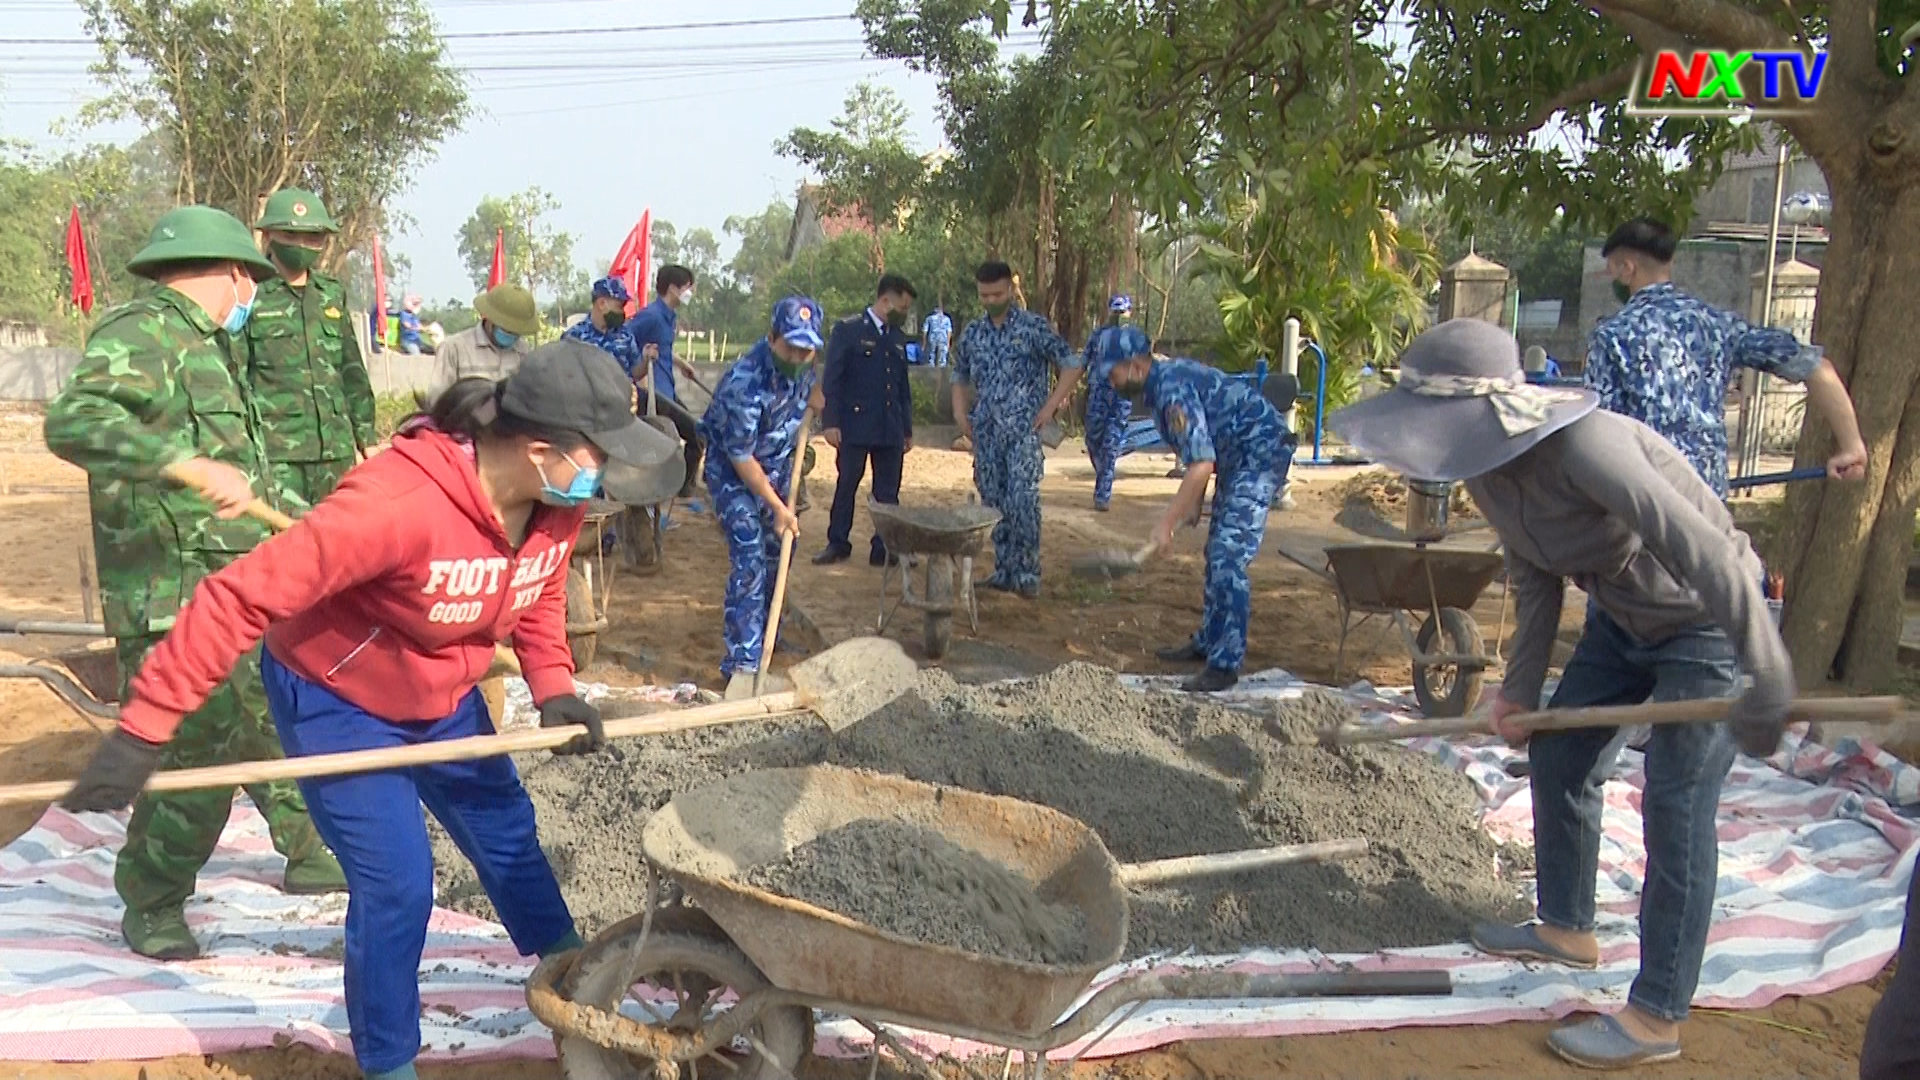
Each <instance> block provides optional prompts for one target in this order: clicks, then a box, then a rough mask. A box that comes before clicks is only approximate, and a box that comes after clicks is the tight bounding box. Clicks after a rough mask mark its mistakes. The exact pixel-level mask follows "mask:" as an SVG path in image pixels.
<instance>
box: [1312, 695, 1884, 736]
mask: <svg viewBox="0 0 1920 1080" xmlns="http://www.w3.org/2000/svg"><path fill="white" fill-rule="evenodd" d="M1730 705H1732V702H1731V701H1729V700H1727V699H1725V698H1710V699H1707V700H1704V701H1664V702H1652V703H1648V704H1644V705H1609V706H1597V707H1594V708H1585V709H1549V710H1545V711H1542V712H1531V713H1520V714H1518V715H1516V716H1513V717H1510V718H1509V719H1510V720H1511V722H1512V723H1513V724H1514V725H1515V726H1518V727H1524V728H1526V729H1527V730H1528V731H1530V732H1541V731H1572V730H1575V729H1578V728H1591V727H1632V726H1634V725H1637V724H1695V723H1703V722H1711V721H1716V720H1721V719H1724V718H1725V717H1726V715H1727V708H1728V707H1729V706H1730ZM1905 707H1906V702H1905V701H1903V700H1902V699H1900V698H1897V697H1864V698H1801V699H1800V700H1798V701H1796V702H1794V703H1793V705H1792V706H1791V707H1790V708H1789V709H1788V711H1787V718H1788V720H1789V722H1799V721H1807V720H1813V721H1833V720H1850V721H1854V722H1856V723H1862V724H1892V723H1896V722H1898V721H1899V719H1900V713H1901V710H1902V709H1904V708H1905ZM1492 733H1493V731H1492V728H1490V727H1489V726H1488V724H1487V722H1486V720H1485V719H1484V718H1482V717H1478V716H1458V717H1451V718H1448V719H1444V720H1416V721H1414V722H1412V723H1408V724H1382V725H1373V724H1343V725H1341V726H1340V727H1337V728H1328V729H1326V730H1325V731H1322V732H1321V733H1320V741H1321V743H1322V744H1323V745H1328V746H1353V745H1355V744H1358V743H1381V742H1397V741H1398V740H1400V739H1416V738H1425V737H1439V738H1449V737H1453V736H1458V735H1490V734H1492Z"/></svg>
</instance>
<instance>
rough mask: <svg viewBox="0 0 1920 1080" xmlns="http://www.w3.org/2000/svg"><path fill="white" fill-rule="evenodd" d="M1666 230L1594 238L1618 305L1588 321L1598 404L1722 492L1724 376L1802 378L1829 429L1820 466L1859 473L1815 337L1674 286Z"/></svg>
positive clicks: (1637, 225) (1840, 388)
mask: <svg viewBox="0 0 1920 1080" xmlns="http://www.w3.org/2000/svg"><path fill="white" fill-rule="evenodd" d="M1677 247H1678V241H1677V240H1676V239H1675V238H1674V235H1673V230H1671V229H1669V228H1667V226H1666V225H1664V224H1662V223H1660V222H1658V221H1653V220H1650V219H1648V218H1636V219H1634V220H1633V221H1629V222H1627V223H1626V224H1625V225H1622V226H1620V227H1619V228H1617V229H1615V230H1614V231H1613V233H1612V235H1610V236H1608V237H1607V240H1606V243H1605V244H1603V245H1602V246H1601V249H1600V251H1601V254H1602V255H1603V256H1604V257H1605V258H1606V260H1607V273H1608V274H1609V275H1611V276H1612V278H1613V288H1614V294H1615V295H1616V296H1618V297H1619V298H1620V299H1621V301H1622V302H1624V303H1625V304H1626V307H1624V308H1622V309H1620V311H1619V312H1618V313H1617V314H1614V315H1612V316H1610V317H1608V318H1606V319H1602V320H1601V321H1600V323H1599V325H1597V326H1595V327H1594V328H1593V336H1592V337H1591V339H1590V340H1589V342H1588V345H1587V370H1586V383H1587V386H1588V388H1589V389H1592V390H1593V391H1594V392H1595V393H1597V394H1599V395H1600V407H1601V408H1603V409H1606V410H1607V411H1608V412H1615V413H1619V414H1621V415H1623V416H1630V417H1632V418H1634V419H1635V420H1638V421H1640V422H1641V423H1643V424H1645V425H1647V426H1648V427H1650V428H1652V429H1653V430H1655V431H1657V432H1659V433H1660V434H1661V435H1662V436H1663V437H1665V438H1666V440H1667V441H1668V442H1670V443H1672V444H1673V445H1674V448H1675V449H1677V450H1679V451H1680V452H1681V454H1683V455H1685V456H1686V459H1687V460H1688V461H1690V462H1692V463H1693V467H1694V468H1695V469H1698V470H1699V472H1700V476H1701V478H1702V479H1704V480H1706V482H1707V483H1708V485H1710V486H1711V487H1712V488H1713V489H1714V491H1716V492H1718V493H1719V494H1720V496H1721V497H1722V498H1725V497H1726V494H1727V424H1726V402H1727V384H1728V382H1729V381H1730V380H1731V379H1732V377H1733V369H1734V368H1736V367H1744V368H1752V369H1753V370H1755V371H1761V372H1765V373H1766V374H1769V375H1772V376H1775V377H1776V378H1781V379H1785V380H1786V381H1788V382H1797V383H1805V384H1806V387H1807V403H1808V405H1809V406H1810V407H1812V408H1813V409H1814V410H1816V411H1817V412H1819V413H1820V415H1821V416H1822V417H1823V418H1824V419H1825V420H1826V422H1827V425H1828V426H1829V427H1830V428H1832V429H1833V438H1834V447H1835V449H1834V452H1833V455H1832V456H1831V457H1829V458H1828V459H1827V474H1828V475H1829V476H1831V477H1833V478H1834V479H1836V480H1855V479H1859V478H1860V477H1863V476H1865V475H1866V471H1867V447H1866V443H1865V442H1863V441H1862V440H1861V438H1860V422H1859V420H1858V419H1857V418H1856V417H1855V416H1854V412H1853V402H1852V400H1851V399H1850V398H1848V396H1847V387H1846V384H1844V383H1842V382H1841V381H1840V375H1839V373H1838V372H1836V371H1835V370H1834V369H1833V364H1832V362H1831V361H1829V360H1828V359H1827V358H1826V356H1825V355H1824V354H1823V353H1822V350H1821V349H1820V347H1819V346H1817V345H1802V344H1800V342H1799V341H1798V340H1797V339H1796V338H1795V337H1794V336H1793V335H1792V334H1791V333H1788V332H1787V331H1785V330H1774V329H1770V328H1768V327H1761V326H1751V325H1749V324H1748V323H1747V322H1746V320H1744V319H1742V318H1740V317H1739V316H1738V315H1735V314H1733V313H1732V312H1729V311H1721V310H1719V309H1718V308H1715V307H1713V306H1711V305H1709V304H1707V303H1705V302H1704V301H1701V300H1697V299H1695V298H1694V297H1691V296H1688V295H1687V294H1686V293H1684V292H1681V291H1680V290H1679V289H1678V288H1676V287H1675V286H1674V284H1673V255H1674V251H1675V250H1676V249H1677Z"/></svg>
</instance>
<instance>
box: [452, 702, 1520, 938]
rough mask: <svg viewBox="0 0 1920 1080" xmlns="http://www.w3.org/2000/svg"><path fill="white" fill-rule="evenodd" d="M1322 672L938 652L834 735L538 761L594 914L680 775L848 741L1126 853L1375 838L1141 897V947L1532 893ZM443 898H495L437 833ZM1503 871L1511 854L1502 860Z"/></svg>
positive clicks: (709, 738)
mask: <svg viewBox="0 0 1920 1080" xmlns="http://www.w3.org/2000/svg"><path fill="white" fill-rule="evenodd" d="M1348 716H1349V710H1348V708H1347V706H1346V705H1345V704H1344V703H1343V702H1342V701H1341V699H1339V698H1336V697H1333V696H1331V695H1319V694H1313V695H1309V696H1307V697H1306V698H1303V699H1301V700H1299V701H1296V702H1291V703H1288V704H1286V705H1284V706H1281V707H1279V708H1278V709H1277V710H1276V711H1275V713H1274V715H1271V716H1260V715H1255V714H1253V713H1250V712H1241V711H1236V710H1230V709H1226V708H1223V707H1220V706H1218V705H1214V704H1212V703H1209V702H1205V701H1201V700H1196V699H1194V698H1191V697H1187V696H1184V695H1173V694H1142V693H1138V692H1135V691H1132V690H1128V689H1126V688H1125V687H1123V686H1121V685H1120V683H1119V682H1118V680H1117V679H1116V678H1115V676H1114V674H1113V673H1112V672H1110V671H1107V670H1105V669H1103V668H1098V667H1093V666H1091V665H1086V664H1069V665H1066V666H1065V667H1062V668H1059V669H1057V670H1055V671H1054V672H1052V673H1050V674H1048V675H1045V676H1042V677H1040V678H1037V679H1030V680H1026V681H1022V682H1018V683H1010V684H999V685H993V686H985V687H965V686H961V685H959V684H957V683H955V682H954V681H953V680H952V679H951V677H949V676H948V675H946V674H945V673H944V672H940V671H926V672H922V673H921V675H920V679H919V686H918V689H917V690H916V691H914V692H912V693H909V694H907V695H905V696H904V697H902V698H900V699H899V700H897V701H895V702H893V703H891V704H889V705H886V706H885V707H883V708H880V709H879V710H878V711H876V712H874V713H873V714H872V715H871V716H869V717H868V718H867V719H865V720H863V721H862V722H860V723H859V724H857V725H855V726H854V727H852V728H850V729H848V730H846V731H844V732H841V733H840V734H839V735H838V736H832V737H830V736H829V734H828V733H827V731H826V730H825V728H824V727H823V726H821V725H819V724H818V723H816V722H811V721H768V722H761V723H757V724H753V725H746V726H739V727H732V728H712V729H705V730H701V731H694V732H688V733H684V734H680V735H674V736H668V737H664V738H657V739H646V740H638V741H634V742H627V743H623V744H619V745H618V746H617V747H616V748H615V749H613V750H611V751H609V752H608V753H606V754H603V755H599V756H595V757H587V758H548V757H545V756H544V755H535V756H532V757H530V758H528V759H526V760H524V761H523V762H522V768H523V775H524V777H525V780H526V785H527V788H528V790H529V792H530V793H531V794H532V797H533V799H534V803H535V805H536V807H537V808H538V811H539V818H540V830H541V837H542V839H543V841H544V842H545V843H546V845H547V849H548V853H549V856H550V858H551V859H552V860H553V863H554V867H555V870H556V872H557V873H558V875H559V877H560V883H561V887H562V889H563V890H564V891H565V893H566V896H567V900H568V903H569V904H570V905H572V907H573V911H574V914H575V916H576V918H577V919H578V920H579V922H580V924H581V930H582V932H583V933H586V934H588V935H591V934H593V933H594V932H596V931H598V930H599V929H601V928H603V927H605V926H607V925H608V924H610V923H612V922H614V921H616V920H618V919H621V918H624V917H625V916H627V915H629V914H632V913H633V912H635V911H637V910H638V909H639V907H640V902H641V891H642V888H643V882H644V880H645V875H644V873H643V871H642V869H641V868H642V865H643V863H642V860H641V857H640V851H639V842H640V830H641V827H642V826H643V825H644V824H645V822H646V819H647V817H648V816H649V815H650V814H651V812H652V811H653V810H655V809H657V808H659V807H660V806H662V805H664V804H665V803H666V801H667V800H668V799H670V798H671V797H672V796H673V794H674V793H675V792H676V791H685V790H690V789H692V788H695V787H698V786H700V785H701V784H703V783H706V782H707V781H710V780H713V779H717V778H719V777H722V776H729V775H733V774H735V773H738V772H742V771H746V770H750V769H763V768H778V767H784V766H794V765H806V764H816V763H821V762H831V763H833V764H838V765H845V766H851V767H857V768H867V769H873V770H876V771H881V772H890V773H895V774H899V775H903V776H908V777H911V778H913V779H916V780H921V781H925V782H929V783H937V784H946V785H951V786H954V787H961V788H967V789H971V790H975V791H982V792H987V793H989V794H995V795H1009V796H1013V797H1015V798H1020V799H1026V800H1029V801H1031V802H1037V803H1041V804H1043V805H1046V806H1051V807H1053V808H1055V809H1058V810H1060V811H1062V812H1065V813H1067V814H1071V815H1072V816H1074V817H1076V818H1078V819H1080V820H1081V821H1084V822H1086V823H1087V824H1088V825H1089V826H1091V827H1092V828H1093V829H1094V830H1095V831H1096V832H1098V833H1099V834H1100V837H1101V839H1102V840H1103V841H1105V843H1106V845H1107V847H1108V848H1109V849H1110V850H1111V851H1112V852H1113V854H1114V856H1115V857H1116V858H1118V859H1120V860H1121V861H1123V862H1133V861H1145V860H1149V859H1160V858H1171V857H1175V856H1181V855H1194V854H1204V853H1207V852H1215V851H1228V850H1234V849H1238V848H1249V847H1259V846H1262V845H1266V844H1282V843H1304V842H1309V841H1317V840H1334V839H1344V838H1350V837H1364V838H1365V839H1367V840H1368V841H1370V842H1371V843H1372V845H1373V847H1372V852H1371V854H1370V855H1369V856H1368V857H1367V858H1365V859H1361V860H1355V861H1351V862H1346V863H1338V864H1327V865H1304V866H1292V867H1280V868H1274V869H1270V870H1265V871H1259V872H1254V873H1249V874H1243V875H1239V876H1236V877H1232V878H1217V879H1211V880H1207V881H1202V882H1198V883H1195V884H1193V885H1191V886H1186V887H1166V888H1160V889H1155V890H1153V891H1151V892H1143V893H1135V894H1133V895H1132V896H1131V897H1130V910H1131V923H1130V926H1131V929H1130V933H1129V934H1128V941H1127V952H1128V954H1129V955H1140V954H1142V953H1147V952H1154V951H1159V950H1182V949H1187V948H1197V949H1199V950H1201V951H1204V952H1225V951H1232V950H1236V949H1240V948H1244V947H1247V946H1252V945H1260V946H1274V947H1282V948H1285V947H1302V948H1315V949H1320V950H1324V951H1328V952H1364V951H1368V950H1372V949H1377V948H1384V947H1393V946H1417V945H1432V944H1440V943H1444V942H1451V941H1460V940H1463V939H1464V937H1465V934H1466V931H1467V928H1468V926H1469V925H1470V924H1471V923H1472V922H1473V921H1475V920H1479V919H1489V918H1517V917H1522V916H1524V915H1525V913H1526V906H1525V904H1524V903H1523V902H1522V900H1521V897H1522V895H1523V893H1524V891H1525V887H1524V882H1522V881H1521V880H1518V879H1517V878H1516V877H1515V876H1514V874H1513V871H1514V870H1516V869H1530V859H1529V858H1528V855H1527V853H1525V852H1515V851H1513V850H1512V849H1500V848H1498V847H1497V846H1496V845H1495V844H1494V843H1493V841H1492V840H1491V839H1490V838H1488V837H1487V835H1486V834H1485V833H1484V832H1483V831H1482V830H1481V829H1480V827H1479V825H1478V818H1479V811H1480V806H1479V802H1478V800H1477V799H1476V797H1475V795H1474V793H1473V790H1472V788H1471V786H1470V785H1469V783H1468V781H1467V780H1466V779H1465V778H1464V777H1462V776H1460V775H1459V774H1457V773H1455V772H1453V771H1451V770H1449V769H1447V768H1445V767H1444V766H1442V765H1440V764H1439V763H1437V762H1436V761H1434V760H1432V759H1430V758H1428V757H1427V756H1425V755H1421V754H1417V753H1412V752H1409V751H1405V750H1401V749H1399V748H1397V747H1355V748H1349V749H1343V750H1338V751H1327V750H1322V749H1320V748H1319V747H1318V746H1317V745H1316V744H1315V742H1314V737H1313V733H1314V732H1315V731H1317V730H1318V729H1319V728H1321V727H1324V726H1326V725H1329V724H1332V723H1335V722H1337V721H1339V720H1341V719H1345V718H1348ZM436 856H437V861H438V864H439V869H438V875H439V881H440V884H441V889H442V892H441V902H442V903H444V904H447V905H448V906H451V907H454V908H457V909H460V910H464V911H468V912H471V913H473V914H476V915H482V916H489V917H490V916H491V915H492V908H491V906H490V905H489V904H488V903H487V900H486V898H485V896H484V895H483V894H482V893H481V890H480V889H479V886H478V883H477V882H476V881H475V879H474V875H473V871H472V869H471V868H470V867H469V866H468V865H467V864H466V862H465V860H464V859H461V858H460V857H459V856H458V855H457V854H456V853H455V852H454V850H453V848H452V846H451V844H450V843H449V842H448V841H447V840H446V838H445V837H444V836H440V835H436ZM1503 861H1504V862H1505V863H1506V871H1507V872H1506V873H1503V872H1502V862H1503Z"/></svg>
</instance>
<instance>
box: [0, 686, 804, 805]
mask: <svg viewBox="0 0 1920 1080" xmlns="http://www.w3.org/2000/svg"><path fill="white" fill-rule="evenodd" d="M804 711H806V706H805V704H804V703H803V701H802V699H801V696H800V695H799V694H769V695H767V696H766V697H761V698H754V699H752V700H749V701H726V702H721V703H720V704H718V705H702V706H699V707H697V708H692V709H683V710H679V711H676V712H672V713H667V714H664V715H662V714H658V713H656V714H653V715H650V716H635V717H631V718H627V719H621V720H608V721H607V722H606V725H605V731H606V736H607V738H609V739H631V738H637V737H640V736H644V735H669V734H672V733H673V732H676V731H690V730H692V729H694V728H703V727H716V726H719V725H721V724H738V723H742V722H745V721H748V720H765V719H769V718H772V717H776V716H788V715H792V714H794V713H799V712H804ZM584 730H585V729H584V728H579V727H576V726H568V727H559V728H534V729H532V730H528V731H512V732H508V733H506V734H504V735H474V736H470V737H468V738H464V739H448V740H446V741H444V742H429V743H418V744H416V745H413V746H399V747H383V748H381V749H379V750H352V751H348V752H346V753H340V754H315V755H313V756H311V757H292V758H281V759H279V760H276V761H242V762H238V763H235V764H232V765H211V766H207V767H205V768H199V769H176V770H174V771H171V772H159V773H154V774H153V776H152V777H151V778H149V779H148V780H147V786H146V789H145V790H147V791H197V790H200V789H202V788H226V787H236V786H238V785H241V784H261V783H266V782H267V781H270V780H310V779H313V778H315V777H321V776H339V775H342V774H344V773H361V772H378V771H381V770H384V769H403V768H411V767H413V766H416V765H441V764H445V763H447V762H450V761H474V760H477V759H479V758H490V757H500V756H502V755H504V754H515V753H520V752H522V751H526V750H551V749H553V748H555V747H558V746H564V745H566V744H567V743H569V742H571V741H573V739H574V738H575V737H576V736H578V735H579V734H580V733H581V732H582V731H584ZM71 790H73V784H72V783H71V782H70V781H66V780H53V781H48V782H46V783H40V784H16V785H14V786H12V787H0V806H7V805H13V804H18V803H47V802H53V801H55V800H57V799H61V798H64V797H65V796H66V794H67V792H69V791H71Z"/></svg>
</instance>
